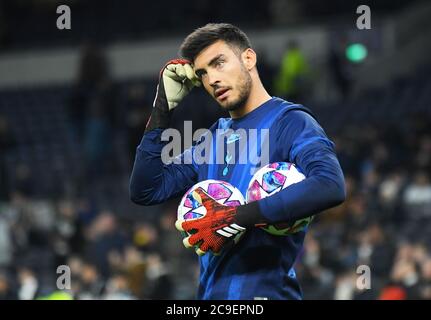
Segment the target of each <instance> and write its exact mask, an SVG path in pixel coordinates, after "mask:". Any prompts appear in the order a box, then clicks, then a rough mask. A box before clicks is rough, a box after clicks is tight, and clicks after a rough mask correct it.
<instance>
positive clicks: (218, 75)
mask: <svg viewBox="0 0 431 320" xmlns="http://www.w3.org/2000/svg"><path fill="white" fill-rule="evenodd" d="M180 52H181V55H182V57H183V59H177V60H172V61H170V62H168V63H167V64H166V65H165V66H164V67H163V68H162V71H161V73H160V79H159V85H158V88H157V93H156V98H155V100H154V105H153V111H152V114H151V117H150V119H149V121H148V123H147V126H146V128H145V131H144V136H143V138H142V141H141V143H140V144H139V146H138V148H137V152H136V158H135V163H134V167H133V172H132V175H131V180H130V196H131V199H132V201H133V202H135V203H137V204H141V205H153V204H158V203H162V202H164V201H166V200H168V199H170V198H173V197H177V196H181V195H183V194H184V193H185V192H186V191H187V190H188V189H189V188H190V187H192V186H193V185H194V184H196V183H197V182H199V181H203V180H207V179H216V180H224V181H226V182H229V183H230V184H232V185H233V186H235V187H237V188H238V189H239V190H240V191H241V192H242V194H243V195H245V194H246V191H247V187H248V183H249V181H250V180H251V178H252V173H253V169H258V168H257V167H256V164H253V163H250V162H249V163H246V164H243V163H241V164H239V159H238V158H239V154H240V153H239V152H235V156H234V157H233V158H232V159H231V161H225V163H223V164H217V161H215V159H216V157H217V152H225V151H226V150H228V148H227V147H226V144H227V143H234V144H235V148H236V150H238V149H239V148H240V140H241V138H243V137H240V138H239V139H238V137H233V139H230V138H231V137H228V139H227V140H228V141H224V143H225V146H224V148H214V146H215V140H216V132H217V131H216V129H232V130H233V131H234V132H235V131H237V130H238V129H245V130H248V129H257V130H260V129H268V130H269V135H268V140H267V143H268V144H269V148H268V150H269V158H268V161H269V163H273V162H281V161H284V162H292V163H295V164H296V165H297V166H298V167H299V168H300V169H301V171H302V172H303V173H304V174H305V176H306V179H304V180H303V181H301V182H299V183H296V184H294V185H291V186H289V187H288V188H286V189H283V190H281V191H280V192H278V193H276V194H275V195H273V196H271V197H267V198H264V199H261V200H259V201H256V202H252V203H250V204H246V205H243V206H239V207H229V206H224V205H220V204H218V203H217V202H216V201H214V200H212V199H211V198H210V197H208V195H207V194H206V193H205V192H204V191H202V190H198V191H197V192H196V194H195V195H196V198H198V199H199V200H200V202H201V203H202V204H203V205H204V206H205V207H206V209H207V214H206V215H205V216H204V217H202V218H199V219H195V220H188V221H185V222H184V221H177V223H176V227H177V228H178V229H179V230H185V231H193V235H192V236H191V237H188V238H186V239H185V241H184V242H185V245H186V246H187V247H190V248H195V250H196V252H197V253H198V254H199V262H200V267H201V268H200V270H201V273H200V278H199V288H198V293H197V297H198V298H199V299H301V298H302V291H301V288H300V285H299V283H298V280H297V277H296V274H295V270H294V263H295V259H296V257H297V256H298V253H299V251H300V249H301V247H302V245H303V241H304V237H305V234H306V229H304V230H301V231H299V232H297V233H294V234H292V235H289V236H283V237H280V236H274V235H271V234H269V233H267V232H265V231H263V230H262V229H261V228H257V226H261V225H262V224H272V223H277V222H293V221H297V220H299V219H303V218H306V217H309V216H312V215H315V214H317V213H319V212H321V211H323V210H326V209H328V208H331V207H333V206H336V205H338V204H340V203H342V202H343V201H344V199H345V187H344V177H343V173H342V170H341V168H340V165H339V162H338V160H337V157H336V155H335V152H334V144H333V143H332V141H330V140H329V139H328V137H327V136H326V134H325V132H324V131H323V129H322V128H321V126H320V125H319V124H318V122H317V121H316V119H315V118H314V116H313V115H312V113H311V112H310V110H308V109H307V108H305V107H304V106H302V105H300V104H295V103H292V102H288V101H285V100H282V99H280V98H277V97H271V96H270V95H269V94H268V92H267V91H266V90H265V88H264V87H263V85H262V82H261V81H260V79H259V74H258V70H257V56H256V53H255V52H254V50H253V49H252V46H251V44H250V41H249V39H248V37H247V36H246V35H245V33H244V32H242V31H241V30H240V29H238V28H237V27H235V26H233V25H230V24H208V25H206V26H204V27H202V28H199V29H197V30H195V31H194V32H193V33H191V34H190V35H188V36H187V37H186V39H185V40H184V42H183V44H182V46H181V49H180ZM195 86H203V87H204V88H205V90H206V91H207V92H208V94H209V95H210V96H211V97H212V98H214V99H215V100H216V101H217V103H218V104H219V105H220V107H221V108H223V109H224V110H227V111H228V112H229V114H230V118H221V119H219V120H218V121H217V122H216V123H214V124H213V125H212V126H211V128H210V129H209V130H210V131H211V132H212V139H213V143H212V144H211V145H212V146H213V149H212V151H211V152H210V154H211V156H212V158H211V159H210V161H209V162H208V163H205V164H200V165H198V164H197V163H196V162H195V161H193V162H192V163H190V164H187V162H185V161H182V162H181V164H179V163H171V164H169V165H167V164H164V163H163V162H162V159H161V152H162V148H163V147H164V146H165V144H166V143H164V142H162V141H161V134H162V131H163V130H164V129H166V128H169V121H170V117H171V116H172V112H173V110H174V109H175V108H176V107H177V105H178V104H179V103H180V101H181V100H182V99H183V98H184V97H185V96H186V95H187V94H188V93H189V92H190V90H192V88H193V87H195ZM197 112H198V111H197ZM224 140H225V139H224ZM250 143H256V142H255V141H250ZM196 147H197V145H194V146H193V147H191V148H190V149H188V150H186V151H185V152H184V153H183V154H182V155H180V156H179V157H180V159H186V158H188V159H194V157H193V154H194V152H195V150H196ZM257 149H258V150H257V153H258V154H259V153H260V152H261V151H262V150H263V148H262V150H261V148H260V146H259V145H258V146H257ZM218 156H220V155H218ZM221 156H222V158H223V159H229V157H226V156H227V154H223V155H221ZM217 159H219V157H217ZM211 160H212V161H211ZM266 164H267V163H261V164H260V167H261V166H264V165H266ZM238 233H240V234H243V235H242V238H241V240H240V241H239V242H238V243H237V244H236V245H235V246H230V245H231V244H232V243H233V239H234V238H236V237H235V235H236V234H238Z"/></svg>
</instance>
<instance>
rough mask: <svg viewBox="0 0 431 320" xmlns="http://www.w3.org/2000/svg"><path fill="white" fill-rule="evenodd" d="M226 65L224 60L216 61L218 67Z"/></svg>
mask: <svg viewBox="0 0 431 320" xmlns="http://www.w3.org/2000/svg"><path fill="white" fill-rule="evenodd" d="M223 65H224V61H223V60H219V61H217V63H216V66H217V67H222V66H223Z"/></svg>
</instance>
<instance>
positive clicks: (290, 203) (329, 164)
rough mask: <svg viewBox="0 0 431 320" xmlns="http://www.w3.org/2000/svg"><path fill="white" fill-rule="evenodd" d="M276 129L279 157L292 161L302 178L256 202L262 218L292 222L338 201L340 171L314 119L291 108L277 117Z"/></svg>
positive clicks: (331, 146) (342, 189)
mask: <svg viewBox="0 0 431 320" xmlns="http://www.w3.org/2000/svg"><path fill="white" fill-rule="evenodd" d="M279 128H280V129H279V130H278V135H277V145H279V146H280V153H281V157H282V159H284V161H289V162H292V163H295V164H296V165H297V166H298V167H299V168H300V169H301V170H302V172H303V173H304V174H305V176H306V179H304V180H303V181H301V182H299V183H296V184H293V185H291V186H289V187H287V188H286V189H284V190H282V191H280V192H278V193H277V194H275V195H273V196H271V197H268V198H264V199H262V200H260V201H258V205H259V208H260V211H261V214H262V216H263V217H264V218H265V220H267V221H269V222H280V221H296V220H298V219H302V218H305V217H308V216H311V215H314V214H316V213H319V212H321V211H323V210H326V209H328V208H331V207H333V206H336V205H338V204H340V203H342V202H343V201H344V200H345V184H344V176H343V172H342V170H341V167H340V164H339V162H338V160H337V157H336V154H335V151H334V144H333V143H332V142H331V141H330V140H329V139H328V137H327V136H326V134H325V132H324V131H323V129H322V128H321V127H320V125H319V124H318V123H317V121H316V120H315V119H314V118H313V117H311V116H310V115H309V114H307V113H306V112H303V111H291V112H288V113H287V114H286V115H285V116H284V117H283V118H282V119H281V120H280V122H279Z"/></svg>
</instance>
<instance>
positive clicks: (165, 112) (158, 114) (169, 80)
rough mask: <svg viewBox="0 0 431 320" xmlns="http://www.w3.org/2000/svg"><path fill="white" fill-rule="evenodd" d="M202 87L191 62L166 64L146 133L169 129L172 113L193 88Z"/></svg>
mask: <svg viewBox="0 0 431 320" xmlns="http://www.w3.org/2000/svg"><path fill="white" fill-rule="evenodd" d="M200 85H201V82H200V81H199V79H198V78H197V77H196V74H195V72H194V70H193V67H192V64H191V62H190V61H188V60H185V59H175V60H171V61H169V62H168V63H166V65H165V66H164V67H163V68H162V70H161V71H160V77H159V84H158V85H157V93H156V97H155V99H154V104H153V111H152V113H151V117H150V119H149V120H148V123H147V127H146V129H145V132H147V131H150V130H152V129H155V128H167V127H168V126H169V120H170V116H171V113H172V112H171V111H172V110H173V109H174V108H175V107H176V106H177V105H178V103H180V102H181V100H182V99H183V98H184V97H185V96H186V95H188V94H189V92H190V90H192V89H193V87H195V86H200Z"/></svg>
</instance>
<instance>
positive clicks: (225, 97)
mask: <svg viewBox="0 0 431 320" xmlns="http://www.w3.org/2000/svg"><path fill="white" fill-rule="evenodd" d="M194 69H195V72H196V75H197V76H198V77H199V78H200V79H201V81H202V83H203V85H204V87H205V89H206V91H208V93H209V94H210V95H211V96H212V97H213V98H214V99H215V100H216V101H217V102H218V104H219V105H220V106H221V107H222V108H223V109H225V110H228V111H233V110H236V109H239V108H241V107H242V106H243V105H244V104H245V102H246V101H247V99H248V97H249V95H250V91H251V85H252V79H251V76H250V73H249V71H248V70H247V69H246V67H245V66H244V64H243V61H242V58H241V57H240V56H239V55H238V54H236V53H235V52H234V51H233V50H232V48H231V47H229V46H228V45H227V44H226V43H225V42H223V41H217V42H215V43H213V44H212V45H210V46H208V47H207V48H205V49H204V50H202V51H201V52H200V53H199V55H198V56H197V57H196V59H195V61H194Z"/></svg>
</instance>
